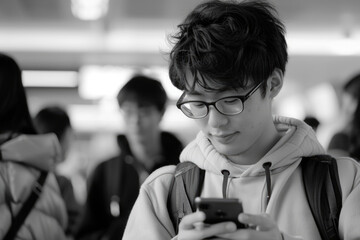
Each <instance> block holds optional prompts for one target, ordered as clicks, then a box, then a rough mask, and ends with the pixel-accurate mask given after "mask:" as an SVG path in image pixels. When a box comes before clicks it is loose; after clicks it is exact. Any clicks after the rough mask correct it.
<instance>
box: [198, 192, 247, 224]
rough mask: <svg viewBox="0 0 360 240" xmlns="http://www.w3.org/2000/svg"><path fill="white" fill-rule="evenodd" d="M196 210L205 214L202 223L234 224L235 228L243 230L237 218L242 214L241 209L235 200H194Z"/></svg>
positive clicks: (240, 205) (238, 201) (237, 200)
mask: <svg viewBox="0 0 360 240" xmlns="http://www.w3.org/2000/svg"><path fill="white" fill-rule="evenodd" d="M195 205H196V207H197V209H198V210H200V211H202V212H204V213H205V215H206V218H205V221H204V223H209V224H214V223H219V222H226V221H231V222H234V223H235V224H236V226H237V228H245V225H244V224H242V223H240V222H239V220H238V216H239V214H240V213H242V212H243V207H242V204H241V202H240V200H239V199H237V198H201V197H197V198H195Z"/></svg>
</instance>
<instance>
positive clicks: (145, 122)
mask: <svg viewBox="0 0 360 240" xmlns="http://www.w3.org/2000/svg"><path fill="white" fill-rule="evenodd" d="M121 110H122V115H123V119H124V122H125V131H126V135H127V137H129V138H132V139H134V140H137V141H141V140H147V139H149V138H151V136H153V134H157V133H158V131H159V124H160V121H161V119H162V115H163V114H162V113H161V112H160V111H159V110H158V109H157V108H156V107H155V106H154V105H139V104H138V103H136V102H132V101H125V102H124V103H123V104H122V105H121Z"/></svg>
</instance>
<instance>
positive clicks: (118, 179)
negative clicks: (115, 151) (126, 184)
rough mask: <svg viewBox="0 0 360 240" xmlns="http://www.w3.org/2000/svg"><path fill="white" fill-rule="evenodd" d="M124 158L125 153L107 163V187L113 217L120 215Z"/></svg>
mask: <svg viewBox="0 0 360 240" xmlns="http://www.w3.org/2000/svg"><path fill="white" fill-rule="evenodd" d="M123 165H124V159H123V155H122V154H120V156H118V157H117V158H116V160H114V161H112V162H111V163H109V164H106V173H107V174H106V176H105V177H106V180H105V181H106V185H105V186H106V187H107V188H108V189H107V193H108V194H109V196H108V199H109V200H110V202H109V208H110V214H111V215H112V216H113V217H118V216H120V195H121V184H122V175H123Z"/></svg>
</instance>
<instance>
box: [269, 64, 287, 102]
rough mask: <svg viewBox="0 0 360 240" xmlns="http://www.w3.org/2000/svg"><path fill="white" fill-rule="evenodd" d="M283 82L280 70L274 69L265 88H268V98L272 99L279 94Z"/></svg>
mask: <svg viewBox="0 0 360 240" xmlns="http://www.w3.org/2000/svg"><path fill="white" fill-rule="evenodd" d="M283 80H284V74H283V72H282V71H281V70H280V69H278V68H275V70H274V71H273V73H272V74H271V75H270V77H269V78H268V80H267V87H268V88H267V89H268V92H269V96H270V98H274V97H276V95H278V94H279V92H280V90H281V88H282V86H283Z"/></svg>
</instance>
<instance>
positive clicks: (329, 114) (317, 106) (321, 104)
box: [306, 83, 338, 122]
mask: <svg viewBox="0 0 360 240" xmlns="http://www.w3.org/2000/svg"><path fill="white" fill-rule="evenodd" d="M306 95H307V97H306V99H307V100H308V105H309V107H311V109H310V110H311V112H312V115H314V116H316V117H317V118H319V120H320V121H321V122H327V121H332V120H333V119H334V118H335V117H336V115H337V113H338V102H337V95H336V93H335V90H334V88H333V87H332V85H331V84H329V83H322V84H319V85H316V86H314V87H312V88H311V89H309V90H308V91H307V94H306Z"/></svg>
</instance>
